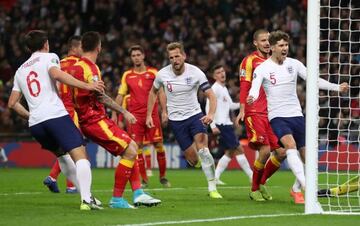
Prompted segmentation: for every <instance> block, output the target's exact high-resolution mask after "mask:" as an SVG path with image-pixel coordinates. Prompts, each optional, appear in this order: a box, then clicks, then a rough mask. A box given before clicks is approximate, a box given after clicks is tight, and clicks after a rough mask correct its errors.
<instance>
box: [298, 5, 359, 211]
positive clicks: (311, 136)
mask: <svg viewBox="0 0 360 226" xmlns="http://www.w3.org/2000/svg"><path fill="white" fill-rule="evenodd" d="M306 58H307V70H308V71H307V74H308V76H307V81H306V164H305V174H306V192H305V213H306V214H317V213H330V214H360V191H359V189H358V188H359V186H360V184H359V183H360V180H359V179H358V176H359V175H360V136H359V133H360V107H359V105H360V96H359V88H360V85H359V81H360V1H358V0H308V12H307V55H306ZM319 76H320V77H321V78H323V79H325V80H328V81H330V82H332V83H337V84H341V83H343V82H347V83H349V85H350V90H349V92H347V93H344V94H340V93H338V92H331V91H319V90H318V84H317V82H318V78H319ZM345 182H349V183H348V184H347V183H345ZM344 183H345V185H343V184H344ZM341 185H343V186H341ZM337 187H338V188H340V190H341V192H339V193H337V192H333V191H335V190H333V189H332V190H331V192H330V190H328V191H329V193H327V195H324V196H325V197H322V198H318V196H317V192H318V191H319V190H321V189H330V188H337Z"/></svg>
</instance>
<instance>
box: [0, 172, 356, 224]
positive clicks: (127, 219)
mask: <svg viewBox="0 0 360 226" xmlns="http://www.w3.org/2000/svg"><path fill="white" fill-rule="evenodd" d="M48 173H49V170H48V169H15V168H0V225H51V226H55V225H74V226H75V225H76V226H79V225H124V224H128V225H135V224H137V225H172V224H182V225H221V224H223V225H241V226H246V225H252V226H257V225H259V226H260V225H276V226H279V225H294V226H298V225H306V226H308V225H332V226H334V225H343V226H350V225H358V222H359V216H354V215H351V216H344V215H304V214H303V213H304V206H302V205H295V204H293V203H292V199H291V198H290V196H289V188H290V186H291V185H292V183H293V182H294V177H293V175H292V174H291V172H288V171H279V172H277V173H276V174H275V175H274V176H273V177H272V178H271V180H270V181H268V185H269V189H270V191H271V193H272V195H273V200H272V201H268V202H264V203H256V202H254V201H251V200H250V199H249V196H248V193H249V189H250V187H249V182H248V179H247V178H246V176H245V174H244V173H243V172H240V171H237V170H233V171H225V172H224V173H223V175H222V180H223V181H224V182H226V183H227V185H225V186H221V187H220V186H219V187H218V190H219V192H220V193H221V194H222V195H223V196H224V198H223V199H221V200H211V199H210V198H209V197H208V196H207V183H206V181H205V177H204V175H203V174H202V172H201V170H195V169H193V170H168V172H167V177H168V179H169V180H170V182H171V184H172V187H171V188H169V189H164V188H162V187H161V185H160V183H159V182H158V176H157V175H158V174H157V171H156V170H154V174H155V175H154V176H153V177H151V178H150V187H149V189H146V191H147V192H149V193H150V194H152V195H154V196H155V197H156V198H159V199H161V200H162V202H163V203H162V204H161V205H160V206H157V207H151V208H145V207H144V208H139V209H136V210H123V209H110V208H109V207H108V202H109V199H110V198H111V195H112V192H111V191H112V186H113V177H114V175H113V174H114V170H113V169H93V186H92V189H93V194H94V195H95V196H96V197H97V198H99V199H100V200H101V201H102V202H103V204H104V205H105V209H104V210H102V211H90V212H83V211H80V210H79V204H80V198H79V196H78V195H76V194H75V195H74V194H65V193H64V191H65V181H64V176H62V175H61V176H60V177H59V180H58V184H59V187H60V190H61V193H60V194H53V193H50V192H49V191H48V190H47V188H46V187H45V186H43V185H42V180H43V179H44V178H45V177H46V176H47V174H48ZM125 197H126V198H127V199H128V200H129V201H130V202H131V200H132V193H131V191H130V190H129V189H127V190H126V192H125Z"/></svg>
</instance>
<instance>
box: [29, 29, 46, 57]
mask: <svg viewBox="0 0 360 226" xmlns="http://www.w3.org/2000/svg"><path fill="white" fill-rule="evenodd" d="M47 40H48V35H47V33H46V32H45V31H43V30H31V31H29V32H28V33H27V34H26V35H25V37H24V43H25V46H26V48H28V49H29V50H30V52H31V53H33V52H36V51H38V50H41V49H42V48H43V47H44V44H45V43H46V41H47Z"/></svg>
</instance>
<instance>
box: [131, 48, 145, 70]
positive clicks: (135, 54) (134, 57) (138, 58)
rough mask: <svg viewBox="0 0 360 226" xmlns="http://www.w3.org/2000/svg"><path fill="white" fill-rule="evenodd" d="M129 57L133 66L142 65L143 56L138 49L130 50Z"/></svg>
mask: <svg viewBox="0 0 360 226" xmlns="http://www.w3.org/2000/svg"><path fill="white" fill-rule="evenodd" d="M130 57H131V61H132V62H133V64H134V66H135V67H140V66H142V65H143V63H144V59H145V56H144V54H143V53H142V52H141V51H140V50H133V51H131V56H130Z"/></svg>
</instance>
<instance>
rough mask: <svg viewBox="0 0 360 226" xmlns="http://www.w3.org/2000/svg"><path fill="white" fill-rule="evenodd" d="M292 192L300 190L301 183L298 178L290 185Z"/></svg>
mask: <svg viewBox="0 0 360 226" xmlns="http://www.w3.org/2000/svg"><path fill="white" fill-rule="evenodd" d="M292 190H293V192H301V184H300V182H299V180H298V179H296V178H295V182H294V184H293V186H292Z"/></svg>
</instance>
